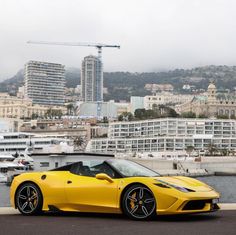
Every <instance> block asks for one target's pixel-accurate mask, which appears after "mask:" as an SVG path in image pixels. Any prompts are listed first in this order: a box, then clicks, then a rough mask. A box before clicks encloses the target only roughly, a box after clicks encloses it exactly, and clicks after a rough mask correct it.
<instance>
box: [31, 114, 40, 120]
mask: <svg viewBox="0 0 236 235" xmlns="http://www.w3.org/2000/svg"><path fill="white" fill-rule="evenodd" d="M38 117H39V115H38V114H37V113H32V116H31V119H37V118H38Z"/></svg>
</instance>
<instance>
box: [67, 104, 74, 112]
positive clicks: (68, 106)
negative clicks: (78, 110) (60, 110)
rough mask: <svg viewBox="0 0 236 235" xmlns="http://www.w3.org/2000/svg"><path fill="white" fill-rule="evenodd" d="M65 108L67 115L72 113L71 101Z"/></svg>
mask: <svg viewBox="0 0 236 235" xmlns="http://www.w3.org/2000/svg"><path fill="white" fill-rule="evenodd" d="M66 108H67V114H68V115H73V112H74V105H73V104H72V103H69V104H68V105H66Z"/></svg>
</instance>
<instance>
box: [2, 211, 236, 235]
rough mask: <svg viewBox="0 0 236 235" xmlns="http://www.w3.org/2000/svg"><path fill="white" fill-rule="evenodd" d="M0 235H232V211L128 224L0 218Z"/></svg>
mask: <svg viewBox="0 0 236 235" xmlns="http://www.w3.org/2000/svg"><path fill="white" fill-rule="evenodd" d="M0 234H4V235H5V234H6V235H11V234H17V235H20V234H24V235H27V234H30V235H32V234H33V235H37V234H43V235H47V234H50V235H54V234H57V235H58V234H59V235H60V234H79V235H84V234H86V235H95V234H96V235H106V234H109V235H111V234H112V235H116V234H119V235H123V234H124V235H134V234H135V235H144V234H145V235H149V234H160V235H165V234H167V235H172V234H173V235H180V234H181V235H189V234H191V235H195V234H199V235H211V234H212V235H213V234H214V235H218V234H222V235H231V234H232V235H235V234H236V211H235V210H228V211H217V212H214V213H208V214H195V215H181V216H179V215H178V216H157V217H156V218H155V219H153V220H151V221H132V220H130V219H128V218H126V217H125V216H123V215H114V214H90V213H89V214H86V213H63V214H54V213H46V214H43V215H40V216H23V215H21V214H7V215H0Z"/></svg>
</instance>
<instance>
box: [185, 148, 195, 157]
mask: <svg viewBox="0 0 236 235" xmlns="http://www.w3.org/2000/svg"><path fill="white" fill-rule="evenodd" d="M193 150H194V146H187V147H186V149H185V151H186V152H187V154H188V156H189V157H190V155H191V153H192V152H193Z"/></svg>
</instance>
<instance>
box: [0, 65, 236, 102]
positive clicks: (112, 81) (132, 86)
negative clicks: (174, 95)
mask: <svg viewBox="0 0 236 235" xmlns="http://www.w3.org/2000/svg"><path fill="white" fill-rule="evenodd" d="M210 80H214V81H215V83H216V86H217V88H219V89H230V90H231V91H232V90H233V89H234V87H236V66H214V65H211V66H205V67H198V68H193V69H187V70H184V69H175V70H172V71H167V72H156V73H129V72H112V73H107V72H105V73H104V87H107V88H108V92H109V93H108V94H107V95H105V97H104V98H105V100H109V99H114V100H120V99H122V100H129V98H130V96H131V95H137V96H139V95H140V96H143V95H147V94H149V92H148V91H146V90H145V89H144V86H145V84H146V83H170V84H172V85H173V86H174V88H175V91H179V92H182V86H183V85H184V84H190V85H195V86H196V88H197V89H206V88H207V86H208V84H209V81H210ZM22 84H23V70H20V71H19V72H18V73H17V74H16V75H15V76H14V77H12V78H10V79H7V80H5V81H3V82H2V83H0V91H1V92H9V93H11V94H15V93H16V91H17V89H18V87H19V86H21V85H22ZM78 84H80V70H79V69H77V68H69V69H67V70H66V86H67V87H75V86H76V85H78Z"/></svg>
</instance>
